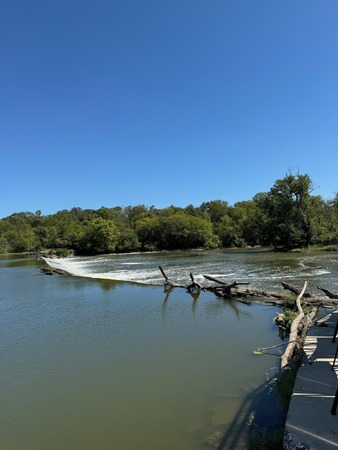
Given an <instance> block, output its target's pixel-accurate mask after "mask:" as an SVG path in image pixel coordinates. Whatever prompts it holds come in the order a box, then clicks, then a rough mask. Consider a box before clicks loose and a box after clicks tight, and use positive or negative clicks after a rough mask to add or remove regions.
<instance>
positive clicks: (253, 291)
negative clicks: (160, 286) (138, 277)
mask: <svg viewBox="0 0 338 450" xmlns="http://www.w3.org/2000/svg"><path fill="white" fill-rule="evenodd" d="M160 271H161V273H162V275H163V277H164V279H165V281H164V286H165V288H166V289H167V288H170V289H172V288H176V287H178V288H185V289H186V290H187V291H188V292H189V293H196V292H201V291H211V292H213V293H214V294H215V295H216V296H217V297H221V298H225V299H236V300H238V301H242V302H244V303H250V301H248V299H251V300H252V299H257V300H259V301H260V302H261V303H265V304H268V305H275V306H284V304H285V301H287V300H289V299H290V294H289V293H287V292H283V291H280V292H277V291H269V290H265V289H257V288H252V287H250V288H249V287H248V285H249V283H245V282H237V281H235V282H233V283H230V284H229V283H227V282H225V281H223V280H220V279H219V278H215V277H213V276H211V275H203V277H204V278H205V279H206V280H208V281H212V282H214V283H216V285H212V286H210V285H207V286H202V285H201V284H199V283H197V282H196V281H195V279H194V276H193V274H192V273H190V278H191V281H192V283H189V284H186V285H180V284H177V283H175V282H174V281H172V280H170V278H169V277H168V276H167V274H166V273H165V271H164V270H163V268H162V267H161V266H160ZM281 284H282V286H283V288H284V290H287V291H290V292H291V293H292V294H294V295H300V293H301V290H300V289H298V288H297V287H295V286H293V285H292V284H290V283H286V282H284V281H282V282H281ZM318 289H320V290H321V291H322V292H324V294H325V295H326V297H316V296H314V295H311V294H310V293H305V292H304V293H303V296H302V297H304V298H305V300H304V302H303V305H304V306H314V307H320V306H328V307H335V306H338V294H334V293H332V292H330V291H328V290H327V289H324V288H320V287H318ZM245 299H246V300H245Z"/></svg>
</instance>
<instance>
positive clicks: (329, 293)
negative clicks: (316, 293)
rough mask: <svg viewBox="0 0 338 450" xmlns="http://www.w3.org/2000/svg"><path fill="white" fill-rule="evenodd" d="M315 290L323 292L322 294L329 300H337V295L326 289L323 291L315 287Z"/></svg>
mask: <svg viewBox="0 0 338 450" xmlns="http://www.w3.org/2000/svg"><path fill="white" fill-rule="evenodd" d="M317 289H319V290H320V291H322V292H324V294H325V295H326V296H327V297H329V298H333V299H338V294H334V293H333V292H331V291H329V290H327V289H324V288H322V287H320V286H317Z"/></svg>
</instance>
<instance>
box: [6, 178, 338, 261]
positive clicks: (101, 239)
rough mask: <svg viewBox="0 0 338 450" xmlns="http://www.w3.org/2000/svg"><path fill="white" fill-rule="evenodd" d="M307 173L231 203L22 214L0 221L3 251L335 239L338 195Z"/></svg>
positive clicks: (88, 251)
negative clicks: (317, 187)
mask: <svg viewBox="0 0 338 450" xmlns="http://www.w3.org/2000/svg"><path fill="white" fill-rule="evenodd" d="M313 191H314V189H313V184H312V181H311V178H310V176H309V175H307V174H305V175H300V174H297V175H293V174H291V173H289V174H287V175H286V176H285V177H284V178H283V179H279V180H277V181H276V182H275V183H274V185H273V186H272V188H271V189H270V190H269V191H268V192H264V193H259V194H257V195H255V197H254V198H253V199H252V200H249V201H242V202H238V203H235V204H234V205H233V206H230V205H229V204H228V202H227V201H225V200H212V201H209V202H204V203H202V204H201V205H200V206H197V207H195V206H193V205H188V206H186V207H185V208H180V207H176V206H170V207H168V208H164V209H157V208H155V207H153V206H150V207H148V206H145V205H139V206H127V207H120V206H115V207H113V208H107V207H101V208H100V209H98V210H93V209H85V210H83V209H81V208H72V209H71V210H62V211H58V212H57V213H56V214H51V215H46V216H43V215H42V214H41V211H36V212H35V213H31V212H19V213H14V214H12V215H10V216H8V217H5V218H3V219H1V220H0V253H16V252H39V251H43V250H46V249H48V250H52V251H55V253H56V254H58V255H61V256H62V255H66V254H69V252H74V253H75V254H77V255H93V254H100V253H112V252H134V251H155V250H176V249H193V248H209V249H213V248H219V247H223V248H229V247H245V246H258V245H261V246H273V247H274V248H276V249H292V248H305V247H308V246H310V245H337V244H338V193H337V194H335V197H334V198H333V199H331V200H324V199H323V198H322V197H321V196H318V195H313Z"/></svg>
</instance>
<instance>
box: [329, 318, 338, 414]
mask: <svg viewBox="0 0 338 450" xmlns="http://www.w3.org/2000/svg"><path fill="white" fill-rule="evenodd" d="M337 332H338V319H337V323H336V327H335V329H334V333H333V338H332V342H333V343H334V342H336V336H337ZM337 354H338V345H337V349H336V354H335V356H334V360H333V364H332V370H334V366H335V364H336V359H337ZM337 406H338V387H337V390H336V395H335V397H334V400H333V404H332V408H331V414H332V415H333V416H335V415H336V414H337Z"/></svg>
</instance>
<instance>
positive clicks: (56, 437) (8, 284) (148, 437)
mask: <svg viewBox="0 0 338 450" xmlns="http://www.w3.org/2000/svg"><path fill="white" fill-rule="evenodd" d="M321 258H322V259H323V263H322V262H321V263H320V264H319V263H318V264H317V266H319V265H321V266H322V267H328V269H327V270H326V272H325V273H323V272H320V273H319V272H318V271H319V270H320V271H322V269H318V267H314V266H311V264H309V263H310V262H311V263H312V259H311V261H308V260H307V259H306V258H304V256H302V257H301V259H300V257H299V256H297V257H295V256H294V255H293V256H290V255H282V256H280V255H272V254H268V253H261V254H257V253H256V254H255V253H249V252H247V253H245V252H242V253H236V252H233V253H229V252H206V253H201V254H197V253H196V254H192V255H191V256H189V254H188V253H185V252H180V253H179V254H178V253H175V254H170V255H169V254H163V253H161V254H156V255H154V254H152V255H114V256H112V257H100V258H78V259H74V260H72V261H66V263H67V264H70V265H72V264H73V265H74V264H75V266H76V267H75V268H76V269H77V270H79V271H80V272H81V273H82V274H83V277H59V276H52V277H46V276H45V275H42V274H40V270H39V264H40V263H37V262H35V261H32V265H26V262H27V260H25V259H23V261H21V262H20V261H17V262H15V260H10V259H9V260H6V261H2V262H1V261H0V266H1V270H0V278H1V280H0V283H1V296H0V308H1V316H0V320H1V322H2V326H1V339H0V347H1V351H2V360H1V362H2V384H3V398H2V408H1V409H0V422H1V424H2V434H1V440H2V444H3V445H2V447H3V448H4V449H6V450H7V449H8V450H9V449H10V450H20V449H25V450H36V449H48V450H59V449H60V448H65V449H71V450H92V449H93V448H95V449H96V450H107V449H118V450H130V449H136V448H137V449H138V450H155V449H156V450H157V449H158V448H159V442H160V443H161V444H160V447H161V449H162V448H163V450H172V449H175V450H205V449H206V448H208V447H207V446H206V439H207V438H208V437H210V436H212V435H214V438H215V437H217V436H219V434H217V435H215V433H216V432H217V433H220V434H221V436H222V437H223V439H221V441H220V442H219V445H223V447H224V448H232V449H235V448H236V446H237V448H236V450H237V449H238V448H240V444H239V443H240V439H241V438H240V436H241V435H242V433H243V432H244V430H245V429H246V425H245V423H246V421H247V420H248V418H250V417H251V413H252V414H255V415H256V417H258V418H259V417H261V419H262V420H261V423H262V424H267V423H271V420H272V419H273V415H274V410H273V408H274V403H273V401H272V400H271V398H272V397H270V396H262V393H263V389H262V388H261V386H262V384H264V380H265V373H266V372H268V371H269V369H270V368H271V367H272V366H273V365H275V364H278V361H277V362H276V361H275V360H274V357H271V356H270V357H267V356H266V357H257V356H254V355H253V350H254V349H256V348H258V347H268V346H272V345H275V344H277V343H280V338H279V337H278V334H277V333H278V328H277V327H276V325H274V324H273V317H274V316H275V314H276V312H277V310H278V309H277V308H276V307H273V306H262V305H257V304H253V305H252V306H247V305H244V304H242V303H239V302H237V301H235V300H225V299H218V298H216V297H215V295H214V294H213V293H211V292H201V293H200V295H199V297H197V296H194V295H193V296H191V295H189V294H188V293H187V292H186V291H185V289H171V290H169V291H166V290H164V291H163V288H162V286H159V285H162V282H163V278H162V277H161V274H160V272H159V270H158V266H159V265H161V264H163V266H164V267H168V274H170V277H173V278H174V277H176V278H174V281H177V282H179V281H180V280H182V282H180V284H183V283H186V281H187V280H189V272H193V273H194V277H195V279H196V280H199V278H198V277H199V275H198V274H203V273H209V274H212V275H214V276H215V277H220V278H222V279H229V280H234V279H237V280H239V281H246V279H247V280H248V281H251V282H252V284H254V283H256V282H257V284H258V285H259V287H262V286H263V287H266V288H268V287H269V286H272V285H278V286H279V283H280V278H281V275H283V276H287V275H289V276H290V277H292V278H295V280H290V282H292V281H296V282H297V280H298V281H299V280H301V279H303V277H304V276H305V275H306V274H310V278H311V281H312V284H313V285H314V286H316V285H317V284H321V285H322V286H325V287H326V286H327V287H330V288H331V290H332V291H335V290H336V291H338V288H336V289H335V285H334V282H337V279H338V277H337V274H338V270H337V264H333V263H329V262H330V261H331V259H334V258H335V257H334V256H332V255H330V258H326V257H325V256H324V257H321ZM300 260H301V261H302V265H300V264H299V262H300ZM12 263H15V264H23V265H21V266H16V265H14V266H13V265H12V266H11V265H10V266H8V265H7V264H12ZM324 263H325V264H324ZM310 266H311V267H310ZM187 268H188V270H189V272H188V270H187ZM86 274H90V275H91V276H92V278H101V275H102V274H103V275H104V276H103V278H106V279H104V280H103V281H99V280H97V279H95V280H94V279H88V278H85V277H86ZM195 274H196V275H195ZM98 275H99V276H98ZM114 277H117V278H119V279H123V280H125V281H128V283H126V282H116V281H112V279H113V278H114ZM133 280H136V281H142V282H143V283H147V284H148V286H144V285H140V284H132V283H131V281H133ZM200 281H201V284H202V278H200ZM203 282H204V281H203ZM296 282H295V284H297V283H296ZM331 282H332V283H331ZM151 284H157V285H158V286H150V285H151ZM336 286H337V285H336ZM259 410H262V411H267V413H266V416H264V414H263V413H260V412H259ZM271 411H273V413H271ZM260 414H261V415H260ZM262 414H263V415H262ZM222 450H223V449H222Z"/></svg>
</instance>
